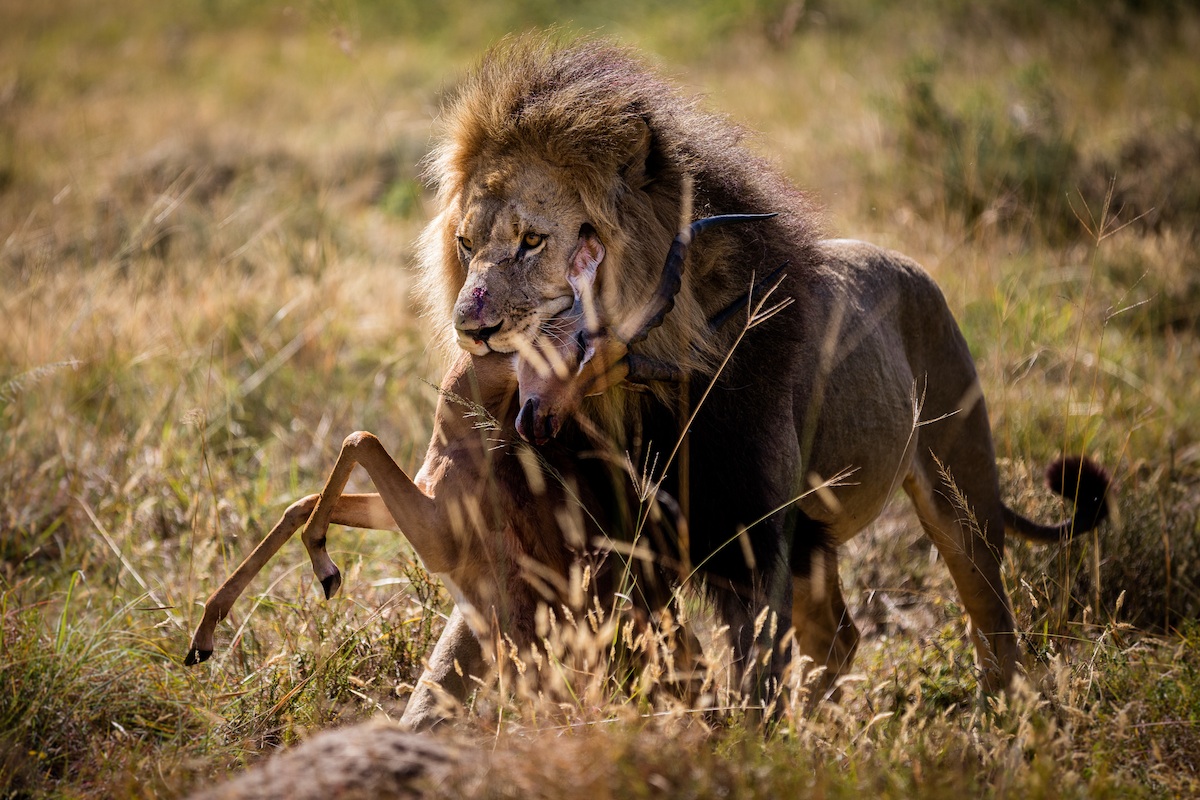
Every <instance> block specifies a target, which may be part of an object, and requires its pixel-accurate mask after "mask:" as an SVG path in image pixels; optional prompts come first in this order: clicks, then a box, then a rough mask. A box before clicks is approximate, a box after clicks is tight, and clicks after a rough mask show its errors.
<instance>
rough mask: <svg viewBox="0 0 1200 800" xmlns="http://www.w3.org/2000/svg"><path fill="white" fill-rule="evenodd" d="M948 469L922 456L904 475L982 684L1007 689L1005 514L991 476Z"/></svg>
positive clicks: (1009, 631) (1013, 651) (1012, 667)
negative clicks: (950, 584)
mask: <svg viewBox="0 0 1200 800" xmlns="http://www.w3.org/2000/svg"><path fill="white" fill-rule="evenodd" d="M992 475H994V473H992V472H990V471H988V472H986V474H985V475H981V476H977V478H978V479H977V480H976V483H978V484H980V485H975V486H972V485H965V484H966V483H969V482H970V477H969V474H964V475H963V478H962V480H963V481H964V484H962V485H960V483H959V479H957V478H956V477H955V475H954V473H953V472H952V471H950V470H949V469H948V468H947V467H946V466H944V465H942V464H940V463H938V462H936V461H934V459H932V458H926V459H921V460H920V463H918V464H914V466H913V470H912V472H910V473H909V475H908V476H907V477H906V478H905V480H904V490H905V492H907V493H908V496H909V497H910V498H911V499H912V501H913V504H914V505H915V506H916V509H917V516H918V517H919V518H920V521H921V526H922V527H923V528H924V529H925V533H926V534H927V535H928V536H929V538H930V539H931V540H932V541H933V543H934V544H935V545H936V546H937V548H938V552H939V553H940V554H941V556H942V558H943V559H944V560H945V562H946V566H947V568H948V569H949V570H950V577H951V578H953V580H954V585H955V586H956V587H957V588H958V593H959V596H960V598H961V599H962V603H963V605H964V606H965V608H966V610H967V615H968V617H969V618H970V621H971V639H972V641H973V642H974V644H975V652H976V658H977V660H978V664H979V668H980V688H982V689H983V691H984V692H986V693H995V692H998V691H1003V690H1004V689H1007V688H1008V685H1009V684H1010V683H1011V681H1012V678H1013V674H1014V672H1015V671H1016V667H1017V661H1018V650H1017V640H1016V634H1015V632H1014V622H1013V615H1012V608H1011V606H1010V605H1009V601H1008V593H1007V592H1006V591H1005V589H1004V584H1003V582H1002V579H1001V576H1000V564H1001V560H1002V558H1003V551H1004V517H1003V514H1002V511H1001V508H1002V506H1001V505H1000V503H999V497H998V489H997V488H996V487H995V486H994V485H993V484H994V480H991V479H990V478H989V476H992Z"/></svg>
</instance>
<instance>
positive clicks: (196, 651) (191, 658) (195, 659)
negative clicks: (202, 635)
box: [183, 647, 213, 667]
mask: <svg viewBox="0 0 1200 800" xmlns="http://www.w3.org/2000/svg"><path fill="white" fill-rule="evenodd" d="M212 654H213V651H212V650H201V649H200V648H199V647H193V648H192V649H191V650H188V654H187V655H186V656H185V657H184V659H183V665H184V666H185V667H194V666H196V665H197V664H199V663H201V662H202V661H208V659H209V658H210V657H211V656H212Z"/></svg>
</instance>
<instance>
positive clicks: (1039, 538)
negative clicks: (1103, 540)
mask: <svg viewBox="0 0 1200 800" xmlns="http://www.w3.org/2000/svg"><path fill="white" fill-rule="evenodd" d="M1046 483H1047V484H1049V486H1050V488H1051V489H1052V490H1053V491H1055V492H1057V493H1058V494H1060V495H1062V496H1063V497H1065V498H1067V499H1068V500H1074V501H1075V515H1074V516H1073V517H1070V518H1069V519H1066V520H1063V521H1062V522H1059V523H1057V524H1055V525H1043V524H1041V523H1039V522H1035V521H1033V520H1031V519H1028V518H1026V517H1023V516H1021V515H1020V514H1018V513H1017V512H1015V511H1013V510H1012V509H1011V508H1009V507H1008V506H1005V507H1004V527H1005V528H1006V529H1007V530H1008V531H1009V532H1012V533H1017V534H1019V535H1020V536H1023V537H1024V538H1026V539H1031V540H1033V541H1036V542H1065V541H1067V540H1068V539H1070V538H1071V537H1072V536H1074V535H1075V534H1078V533H1086V532H1087V531H1090V530H1092V529H1093V528H1095V527H1096V526H1097V525H1099V524H1100V523H1101V522H1102V521H1104V520H1105V519H1106V518H1107V517H1108V514H1109V496H1108V491H1109V487H1110V485H1111V483H1112V481H1111V479H1110V478H1109V477H1108V473H1107V472H1105V471H1104V468H1103V467H1101V466H1100V465H1099V464H1097V463H1096V462H1094V461H1092V460H1091V459H1089V458H1085V457H1082V456H1072V457H1071V458H1060V459H1059V460H1058V461H1055V462H1054V463H1053V464H1051V465H1050V466H1049V467H1048V468H1047V469H1046Z"/></svg>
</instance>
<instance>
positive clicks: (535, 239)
mask: <svg viewBox="0 0 1200 800" xmlns="http://www.w3.org/2000/svg"><path fill="white" fill-rule="evenodd" d="M544 241H546V236H545V234H542V233H534V232H533V231H530V232H529V233H527V234H525V235H524V236H522V237H521V246H522V247H524V248H525V249H526V250H533V249H534V248H536V247H538V246H540V245H541V243H542V242H544Z"/></svg>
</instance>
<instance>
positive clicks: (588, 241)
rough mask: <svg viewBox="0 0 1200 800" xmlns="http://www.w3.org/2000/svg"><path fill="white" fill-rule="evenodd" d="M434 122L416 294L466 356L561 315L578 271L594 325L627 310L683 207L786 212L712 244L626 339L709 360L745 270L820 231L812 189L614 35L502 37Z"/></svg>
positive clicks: (646, 292) (770, 265)
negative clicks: (432, 213) (715, 332)
mask: <svg viewBox="0 0 1200 800" xmlns="http://www.w3.org/2000/svg"><path fill="white" fill-rule="evenodd" d="M442 123H443V128H444V131H443V135H442V137H441V140H440V142H439V144H438V145H437V146H436V147H435V149H434V151H433V153H432V154H431V155H430V158H429V161H428V175H429V177H430V178H431V180H432V182H433V183H434V185H435V186H436V188H437V193H438V203H439V212H438V214H437V215H436V217H435V218H434V219H433V220H432V221H431V222H430V224H429V225H428V226H427V227H426V229H425V231H424V233H423V234H422V237H421V241H420V242H419V259H420V262H421V266H422V273H423V274H422V290H423V291H422V293H423V295H424V298H423V299H424V300H425V303H426V306H427V309H428V311H429V312H430V313H431V314H432V316H433V317H434V319H435V323H436V325H437V326H438V329H439V332H440V338H441V340H442V341H443V342H444V343H447V344H449V343H452V342H457V344H458V345H459V346H461V347H462V348H464V349H466V350H468V351H470V352H472V353H474V354H480V355H481V354H484V353H486V352H489V351H497V352H524V351H525V348H526V346H527V345H528V344H530V343H532V342H533V341H534V340H535V339H536V338H537V337H538V336H539V335H545V333H546V332H548V331H553V329H554V324H553V323H552V322H551V321H552V320H553V319H554V318H555V317H556V315H560V314H564V313H569V310H570V309H571V307H572V305H573V304H574V303H575V299H576V297H578V295H579V291H580V284H581V281H582V282H584V283H586V284H587V285H588V287H589V289H590V290H593V294H594V303H593V304H592V307H591V308H590V311H594V313H595V314H596V315H597V316H598V317H599V318H600V320H601V322H603V323H619V322H620V321H621V320H624V319H626V318H628V317H629V316H631V315H633V314H635V313H636V312H637V310H638V309H640V308H642V307H643V306H644V305H645V303H646V300H647V298H648V297H649V296H650V295H651V294H652V293H653V292H654V290H655V285H656V283H657V280H658V276H659V273H660V272H661V265H662V259H663V254H664V253H665V252H666V251H667V249H668V247H669V246H670V244H671V241H672V239H673V238H674V236H675V235H676V233H678V232H679V230H680V229H681V225H682V224H686V223H687V222H690V217H691V214H692V213H693V210H692V207H691V206H692V205H694V206H695V208H694V213H695V214H696V215H697V216H710V215H714V214H725V213H735V212H747V213H748V212H771V211H783V212H784V213H783V214H782V215H781V216H780V217H779V218H778V219H776V220H773V221H772V222H771V223H770V226H771V227H765V226H757V227H754V228H753V229H751V228H749V227H741V228H739V229H737V230H736V231H732V232H725V231H722V232H720V233H714V234H712V235H710V236H709V237H708V238H706V241H705V244H704V247H703V252H702V253H701V254H700V255H699V256H695V255H693V256H689V260H688V266H687V267H686V270H685V275H684V280H683V286H682V288H681V289H680V291H679V292H678V294H677V295H676V297H675V307H674V310H673V311H672V312H671V314H670V315H669V316H668V317H667V319H666V320H665V321H664V322H663V324H662V325H661V326H660V327H658V328H657V329H655V330H654V332H653V333H652V334H651V335H650V336H649V337H648V338H647V339H646V340H645V341H644V342H642V343H640V344H638V351H639V353H640V354H641V355H644V356H647V357H649V358H653V359H659V360H663V361H670V362H672V363H674V364H676V365H678V366H679V367H680V369H681V370H682V371H684V372H687V371H690V370H694V369H698V368H706V367H710V366H712V365H713V364H714V363H715V362H716V361H717V360H718V358H719V356H720V355H723V353H722V348H723V347H725V346H726V345H727V344H728V343H727V342H725V341H722V340H720V339H719V338H714V337H713V336H712V334H711V331H710V330H709V328H708V320H709V317H710V316H712V315H713V314H714V313H716V312H717V311H718V310H719V309H721V308H723V307H725V306H726V305H728V304H729V303H730V302H731V301H732V300H733V299H734V298H735V297H737V296H739V295H741V294H744V293H745V292H746V290H747V287H748V286H749V282H750V280H751V276H752V275H753V274H757V275H758V276H760V277H761V276H762V275H763V274H766V273H767V272H770V271H771V270H774V269H775V268H777V267H778V266H779V264H780V263H782V262H783V261H785V260H790V261H792V262H793V263H797V262H799V263H803V262H804V261H805V259H806V255H805V253H804V252H803V251H802V250H800V249H799V247H806V246H807V244H808V243H809V242H811V240H812V239H813V238H814V237H813V236H812V234H813V232H814V230H815V227H814V226H811V225H810V221H811V220H810V218H809V217H807V216H803V215H799V214H797V213H796V212H797V211H798V210H800V211H802V210H803V209H805V208H806V205H807V201H806V200H805V199H804V198H803V197H802V196H801V195H800V194H799V193H798V192H796V191H795V190H793V189H791V188H790V187H788V185H787V183H786V181H783V180H782V179H781V178H780V177H779V175H778V172H777V171H775V170H774V169H772V168H771V167H770V166H769V165H767V164H765V163H764V162H763V161H762V160H761V159H758V158H757V157H755V156H753V155H751V154H750V153H748V152H747V151H746V150H745V149H744V148H743V147H742V146H741V145H740V144H739V142H740V139H741V136H742V133H741V131H740V129H739V128H737V127H736V126H734V125H732V124H730V123H729V122H728V121H726V120H725V119H724V118H722V117H719V116H717V115H714V114H710V113H707V112H704V111H702V110H700V109H699V108H698V106H697V104H696V102H695V101H694V100H693V99H691V98H688V97H687V96H685V95H683V94H681V93H679V92H678V91H676V90H675V89H674V87H672V86H671V85H670V84H669V83H667V82H666V81H664V80H663V79H661V78H659V77H657V76H656V75H655V74H654V73H653V71H651V70H649V69H648V68H647V67H646V66H645V65H644V64H643V63H642V62H641V61H640V59H638V58H637V57H636V56H634V55H632V54H631V53H629V52H627V51H626V50H624V49H622V48H620V47H617V46H614V45H609V44H606V43H603V42H595V41H591V40H583V41H579V42H574V43H571V44H568V45H565V46H559V45H556V44H555V43H553V42H551V41H549V40H548V39H547V38H546V37H543V36H528V37H523V38H518V39H513V40H509V41H507V42H505V43H503V44H501V45H500V46H498V47H496V48H495V49H493V50H492V51H491V52H489V53H488V54H487V55H486V56H485V57H484V58H483V60H482V61H481V63H480V64H479V65H478V66H477V67H476V69H475V70H473V71H472V72H471V73H470V74H469V75H468V76H467V77H466V78H465V79H464V81H463V82H462V83H461V84H460V85H459V86H458V87H457V89H456V90H455V91H454V92H453V93H452V95H451V97H450V99H449V101H448V102H447V104H446V107H445V110H444V113H443V115H442ZM781 243H782V244H781ZM787 245H790V247H788V246H787ZM781 249H786V250H787V251H786V252H780V250H781ZM585 278H586V280H584V279H585Z"/></svg>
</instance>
